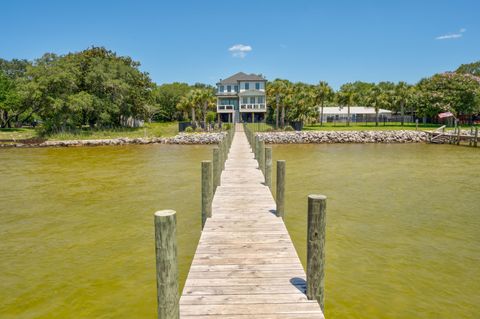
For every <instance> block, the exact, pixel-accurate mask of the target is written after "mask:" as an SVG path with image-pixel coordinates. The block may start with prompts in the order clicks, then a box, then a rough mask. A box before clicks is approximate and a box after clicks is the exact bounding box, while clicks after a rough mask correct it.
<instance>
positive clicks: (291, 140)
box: [257, 131, 427, 144]
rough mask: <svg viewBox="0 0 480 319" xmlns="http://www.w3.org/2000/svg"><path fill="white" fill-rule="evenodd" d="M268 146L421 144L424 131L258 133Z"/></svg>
mask: <svg viewBox="0 0 480 319" xmlns="http://www.w3.org/2000/svg"><path fill="white" fill-rule="evenodd" d="M257 134H258V135H259V138H260V140H263V141H265V143H267V144H322V143H326V144H329V143H421V142H425V141H426V140H427V133H425V132H422V131H301V132H264V133H257Z"/></svg>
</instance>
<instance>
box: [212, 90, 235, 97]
mask: <svg viewBox="0 0 480 319" xmlns="http://www.w3.org/2000/svg"><path fill="white" fill-rule="evenodd" d="M237 95H238V92H235V91H230V92H228V91H223V92H220V91H217V93H216V96H237Z"/></svg>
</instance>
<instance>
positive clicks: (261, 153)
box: [258, 141, 265, 174]
mask: <svg viewBox="0 0 480 319" xmlns="http://www.w3.org/2000/svg"><path fill="white" fill-rule="evenodd" d="M258 168H259V169H260V170H261V171H262V173H263V174H265V142H264V141H259V142H258Z"/></svg>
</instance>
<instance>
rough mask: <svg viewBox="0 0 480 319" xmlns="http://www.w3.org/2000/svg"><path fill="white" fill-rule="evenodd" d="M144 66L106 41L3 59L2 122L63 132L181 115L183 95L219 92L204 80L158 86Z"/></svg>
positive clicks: (0, 70)
mask: <svg viewBox="0 0 480 319" xmlns="http://www.w3.org/2000/svg"><path fill="white" fill-rule="evenodd" d="M139 66H140V64H139V63H138V62H136V61H133V60H132V59H131V58H130V57H124V56H117V55H116V54H115V53H114V52H112V51H109V50H107V49H105V48H102V47H92V48H89V49H87V50H84V51H81V52H76V53H69V54H66V55H56V54H52V53H47V54H44V55H43V56H42V57H41V58H39V59H36V60H35V61H27V60H16V59H14V60H11V61H7V60H3V59H0V126H1V127H2V128H5V127H12V126H21V125H24V124H30V123H38V122H41V123H42V129H44V130H45V132H59V131H66V130H72V129H73V130H74V129H79V128H82V127H84V126H89V127H91V128H105V127H119V126H130V125H132V124H131V123H132V120H147V121H150V120H157V121H171V120H178V119H182V118H183V116H184V114H185V112H184V110H183V109H177V104H179V103H180V100H181V98H182V97H183V96H186V95H188V93H189V92H190V91H192V90H194V91H195V92H202V93H204V92H209V93H210V95H213V93H214V89H213V87H211V86H208V85H204V84H195V85H193V86H189V85H187V84H184V83H173V84H166V85H161V86H157V85H156V84H155V83H153V82H152V80H151V79H150V77H149V76H148V74H147V73H145V72H141V71H140V70H139Z"/></svg>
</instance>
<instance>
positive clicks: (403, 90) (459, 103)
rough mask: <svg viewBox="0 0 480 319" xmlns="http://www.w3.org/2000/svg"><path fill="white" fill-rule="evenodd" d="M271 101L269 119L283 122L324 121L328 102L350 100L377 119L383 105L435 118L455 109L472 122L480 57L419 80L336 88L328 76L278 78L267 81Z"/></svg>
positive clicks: (479, 107) (477, 105)
mask: <svg viewBox="0 0 480 319" xmlns="http://www.w3.org/2000/svg"><path fill="white" fill-rule="evenodd" d="M267 103H268V105H269V106H270V109H271V110H272V111H273V112H271V113H270V120H274V119H273V118H272V117H274V118H275V120H276V121H280V125H281V126H283V125H284V122H285V121H299V122H310V123H311V122H321V117H322V110H323V107H324V106H340V107H345V108H347V110H348V112H349V109H350V107H351V106H367V107H373V108H374V109H375V111H376V113H377V117H376V118H377V125H378V112H379V110H380V109H387V110H391V111H394V112H396V113H398V114H401V115H404V114H406V113H408V114H413V115H415V116H417V117H427V118H432V119H435V118H436V117H437V115H438V113H441V112H452V113H453V114H454V115H455V116H457V117H463V118H467V119H468V120H469V121H470V122H471V121H472V120H473V118H474V117H475V115H477V114H478V113H480V61H479V62H476V63H472V64H464V65H461V66H460V67H459V68H458V69H457V70H456V71H455V72H446V73H440V74H435V75H433V76H431V77H428V78H424V79H422V80H420V81H419V82H418V83H417V84H415V85H411V84H408V83H406V82H398V83H392V82H379V83H368V82H362V81H357V82H353V83H346V84H344V85H342V86H341V87H340V89H339V90H338V91H334V90H333V89H332V87H331V86H330V85H328V83H327V82H324V81H321V82H319V83H318V84H317V85H311V84H306V83H301V82H299V83H292V82H290V81H288V80H283V79H276V80H274V81H272V82H269V83H268V86H267ZM319 106H320V108H319ZM319 109H320V111H319ZM402 118H403V117H402ZM348 124H349V123H348V120H347V125H348Z"/></svg>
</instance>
